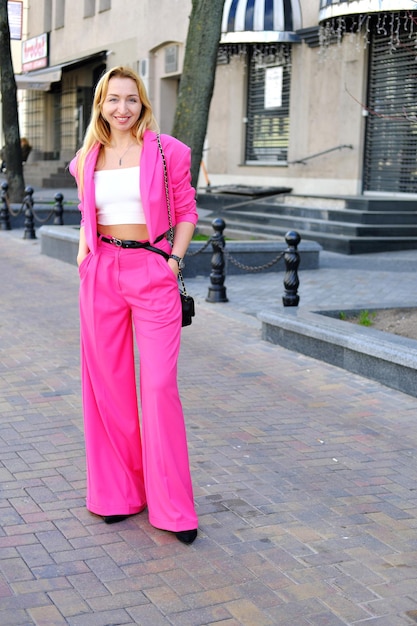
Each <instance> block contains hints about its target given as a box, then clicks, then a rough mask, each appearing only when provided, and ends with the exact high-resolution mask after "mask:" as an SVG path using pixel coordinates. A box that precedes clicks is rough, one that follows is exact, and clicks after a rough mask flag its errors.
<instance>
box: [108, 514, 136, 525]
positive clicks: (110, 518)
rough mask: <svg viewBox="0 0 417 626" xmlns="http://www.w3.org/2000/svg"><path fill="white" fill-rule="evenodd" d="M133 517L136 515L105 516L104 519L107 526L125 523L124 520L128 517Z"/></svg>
mask: <svg viewBox="0 0 417 626" xmlns="http://www.w3.org/2000/svg"><path fill="white" fill-rule="evenodd" d="M132 515H135V514H134V513H132V514H131V515H105V516H104V518H103V519H104V521H105V522H106V524H117V522H123V520H125V519H127V518H128V517H132Z"/></svg>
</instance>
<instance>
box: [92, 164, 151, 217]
mask: <svg viewBox="0 0 417 626" xmlns="http://www.w3.org/2000/svg"><path fill="white" fill-rule="evenodd" d="M139 175H140V170H139V166H137V167H123V168H121V169H119V170H97V171H96V172H94V183H95V188H96V211H97V224H103V225H105V226H107V225H110V226H111V225H113V224H146V219H145V214H144V212H143V206H142V200H141V197H140V188H139Z"/></svg>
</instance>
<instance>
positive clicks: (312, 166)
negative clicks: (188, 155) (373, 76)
mask: <svg viewBox="0 0 417 626" xmlns="http://www.w3.org/2000/svg"><path fill="white" fill-rule="evenodd" d="M366 67H367V51H366V50H365V49H364V47H363V45H361V44H360V43H359V41H358V39H357V37H356V36H355V35H350V36H346V37H345V38H344V40H343V42H342V43H341V45H334V46H332V47H330V48H329V49H328V50H327V51H326V52H324V51H323V50H321V49H320V47H309V46H308V45H307V44H306V43H303V44H294V45H293V47H292V75H291V98H290V142H289V154H288V161H289V164H288V165H287V166H274V167H270V166H256V165H245V164H244V163H243V154H244V140H245V125H244V123H243V120H244V118H245V94H246V82H245V76H246V71H247V70H246V66H245V61H244V58H243V57H241V58H239V57H234V58H233V60H232V62H231V64H230V65H225V66H219V67H218V68H217V75H216V86H215V93H214V97H213V101H212V106H211V111H210V122H209V130H208V144H209V148H210V150H209V151H208V153H207V159H206V161H207V169H208V172H209V176H210V179H211V182H212V184H226V183H229V184H230V183H234V184H235V183H240V184H258V185H259V184H265V185H274V186H275V185H284V186H290V187H292V188H293V190H294V191H295V192H297V193H305V194H313V193H314V194H352V195H356V194H358V193H360V192H361V187H362V182H361V176H362V161H363V157H362V154H363V135H364V121H365V118H364V117H363V115H362V107H361V105H360V104H359V103H362V102H365V100H366V88H365V85H366ZM340 145H352V147H353V149H348V148H344V149H340V150H337V151H333V152H330V153H329V154H326V155H322V156H319V157H316V158H313V159H311V160H307V161H306V164H304V165H303V164H291V163H290V162H291V161H296V160H299V159H304V158H305V157H308V156H311V155H314V154H317V153H319V152H323V151H327V150H330V149H332V148H336V147H337V146H340Z"/></svg>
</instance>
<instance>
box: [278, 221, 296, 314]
mask: <svg viewBox="0 0 417 626" xmlns="http://www.w3.org/2000/svg"><path fill="white" fill-rule="evenodd" d="M285 241H286V242H287V244H288V248H287V250H286V251H285V254H284V261H285V276H284V288H285V294H284V295H283V297H282V303H283V305H284V306H298V303H299V301H300V296H299V295H298V293H297V290H298V287H299V284H300V281H299V280H298V273H297V270H298V266H299V265H300V255H299V254H298V252H297V246H298V244H299V243H300V241H301V237H300V235H299V234H298V233H296V232H295V231H294V230H290V231H289V232H288V233H287V234H286V235H285Z"/></svg>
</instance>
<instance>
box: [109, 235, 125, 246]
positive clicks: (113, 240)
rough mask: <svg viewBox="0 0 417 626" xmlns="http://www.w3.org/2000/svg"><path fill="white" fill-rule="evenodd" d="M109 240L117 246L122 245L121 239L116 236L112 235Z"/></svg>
mask: <svg viewBox="0 0 417 626" xmlns="http://www.w3.org/2000/svg"><path fill="white" fill-rule="evenodd" d="M111 242H112V244H114V245H115V246H117V247H118V248H121V247H122V245H123V241H122V240H121V239H116V237H112V238H111Z"/></svg>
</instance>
